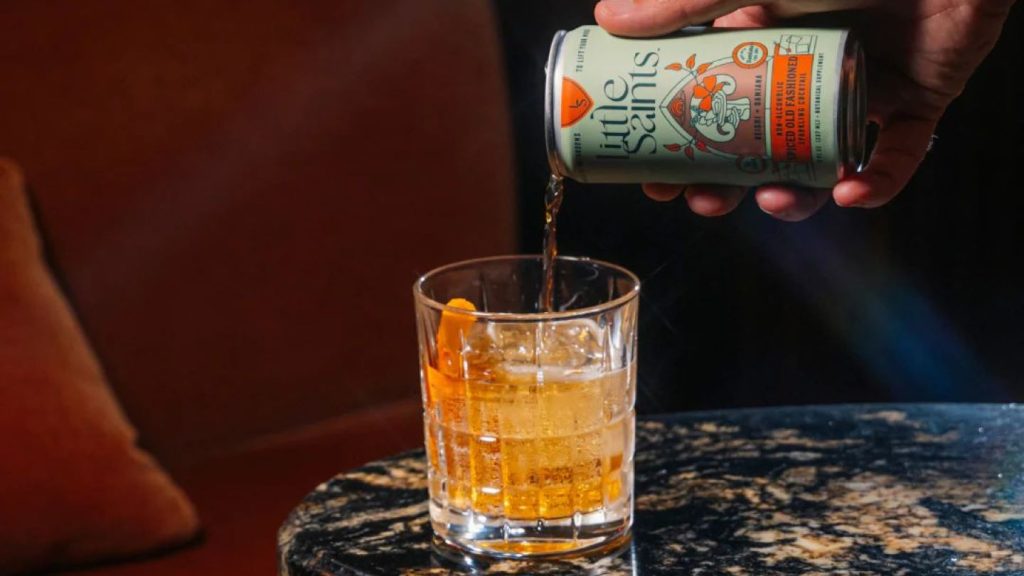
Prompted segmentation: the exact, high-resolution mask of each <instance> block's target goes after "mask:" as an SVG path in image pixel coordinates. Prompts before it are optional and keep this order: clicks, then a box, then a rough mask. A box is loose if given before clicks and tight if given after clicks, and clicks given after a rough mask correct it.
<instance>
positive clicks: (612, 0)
mask: <svg viewBox="0 0 1024 576" xmlns="http://www.w3.org/2000/svg"><path fill="white" fill-rule="evenodd" d="M633 4H634V0H601V8H602V9H603V10H605V11H606V12H608V14H611V15H613V16H614V15H618V14H622V13H625V12H629V11H631V10H633Z"/></svg>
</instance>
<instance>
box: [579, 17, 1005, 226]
mask: <svg viewBox="0 0 1024 576" xmlns="http://www.w3.org/2000/svg"><path fill="white" fill-rule="evenodd" d="M1012 5H1013V0H602V1H601V2H599V3H598V4H597V7H596V8H595V9H594V15H595V17H596V18H597V22H598V23H599V24H600V25H601V26H603V27H604V28H605V29H607V30H608V31H609V32H611V33H613V34H618V35H623V36H656V35H659V34H665V33H668V32H671V31H674V30H678V29H679V28H682V27H684V26H689V25H693V24H699V23H701V22H707V21H710V20H714V23H715V25H716V26H732V27H760V26H772V25H776V24H780V23H781V22H780V21H781V20H783V19H786V18H793V17H798V16H805V15H809V14H812V13H821V12H833V11H850V12H845V13H844V14H843V15H842V16H841V18H842V20H840V22H842V23H843V24H844V25H847V26H850V27H853V28H855V29H857V32H858V34H859V36H860V38H861V40H862V42H863V43H864V49H865V52H866V54H867V57H868V118H869V119H870V120H871V121H873V122H876V123H878V124H879V126H880V131H879V134H878V141H877V144H876V146H875V148H874V153H873V155H872V157H871V160H870V162H869V164H868V166H867V168H866V169H865V170H864V171H863V172H861V173H859V174H853V175H850V176H847V177H846V178H844V179H843V180H842V181H841V182H839V183H838V184H836V186H835V188H833V189H832V190H831V191H829V190H812V189H799V188H795V187H792V186H784V185H777V184H771V185H766V186H761V187H759V188H757V190H756V192H755V194H754V195H755V198H756V199H757V203H758V204H759V205H760V206H761V209H762V210H764V211H765V212H767V213H769V214H771V215H773V216H775V217H776V218H780V219H782V220H789V221H798V220H803V219H804V218H807V217H808V216H810V215H811V214H813V213H814V212H816V211H817V210H818V209H819V208H821V207H822V206H823V205H824V204H825V202H827V201H828V197H829V192H831V196H832V197H833V198H834V199H835V202H836V204H839V205H840V206H858V207H862V208H872V207H876V206H881V205H882V204H885V203H886V202H888V201H889V200H891V199H892V198H893V197H894V196H896V194H898V193H899V191H900V190H902V189H903V187H904V186H906V184H907V182H908V181H909V180H910V177H911V176H913V174H914V171H915V170H916V169H917V166H918V165H919V164H920V163H921V160H923V159H924V155H925V152H926V151H927V149H928V146H929V143H930V141H931V136H932V133H933V132H934V130H935V126H936V124H937V123H938V121H939V118H940V117H941V116H942V113H943V112H944V111H945V110H946V106H948V105H949V103H950V102H951V101H952V100H953V98H955V97H956V96H957V95H959V94H960V92H961V91H962V90H963V88H964V85H965V84H966V82H967V79H968V78H969V77H970V75H971V73H972V72H973V71H974V69H975V68H976V67H977V66H978V64H979V63H981V61H982V59H984V58H985V56H986V55H987V54H988V53H989V51H990V50H991V49H992V46H993V45H995V42H996V40H997V39H998V38H999V32H1000V31H1001V29H1002V26H1003V22H1004V21H1005V20H1006V16H1007V13H1008V12H1009V10H1010V7H1011V6H1012ZM837 20H839V16H838V15H837ZM644 191H645V192H646V193H647V195H648V196H650V197H651V198H654V199H656V200H671V199H673V198H675V197H676V196H678V195H679V194H680V192H684V187H683V186H680V185H674V184H644ZM684 194H685V197H686V201H687V202H688V203H689V205H690V209H692V210H693V211H694V212H696V213H698V214H702V215H704V216H719V215H722V214H726V213H728V212H729V211H731V210H732V209H734V208H735V207H736V206H737V205H738V204H739V202H740V200H742V199H743V196H744V194H745V190H744V189H743V188H737V187H731V186H730V187H726V186H708V185H691V186H688V187H685V192H684Z"/></svg>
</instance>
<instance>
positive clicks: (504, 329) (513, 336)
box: [487, 322, 537, 364]
mask: <svg viewBox="0 0 1024 576" xmlns="http://www.w3.org/2000/svg"><path fill="white" fill-rule="evenodd" d="M487 334H488V335H489V336H490V338H491V340H492V341H493V343H494V347H495V349H496V351H497V353H498V354H499V355H500V356H501V360H502V361H503V362H505V363H509V364H536V362H537V325H536V324H534V323H521V322H496V323H493V324H490V325H489V326H488V327H487Z"/></svg>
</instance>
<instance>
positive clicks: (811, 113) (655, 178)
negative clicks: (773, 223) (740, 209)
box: [548, 26, 847, 187]
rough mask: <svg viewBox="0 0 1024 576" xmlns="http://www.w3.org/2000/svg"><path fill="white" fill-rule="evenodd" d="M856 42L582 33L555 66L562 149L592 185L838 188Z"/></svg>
mask: <svg viewBox="0 0 1024 576" xmlns="http://www.w3.org/2000/svg"><path fill="white" fill-rule="evenodd" d="M846 41H847V33H846V32H845V31H843V30H827V29H743V30H715V29H708V30H707V31H704V32H697V33H687V32H684V33H682V34H680V35H678V36H672V37H669V38H656V39H625V38H619V37H615V36H612V35H610V34H608V33H606V32H604V31H603V30H602V29H601V28H599V27H596V26H584V27H581V28H577V29H576V30H573V31H571V32H568V33H567V34H566V35H565V37H564V39H563V40H562V44H561V49H560V51H559V53H558V54H556V55H554V58H555V60H554V64H555V65H554V66H553V68H554V69H553V70H551V69H549V74H554V76H552V77H549V79H548V82H549V83H554V84H553V85H551V86H549V89H551V90H553V93H552V98H553V100H554V101H551V102H549V103H548V105H549V106H551V107H553V109H552V110H551V111H550V112H551V113H550V114H549V117H550V121H551V122H553V123H554V126H552V127H549V131H550V132H551V135H552V136H553V140H554V142H553V143H552V145H553V147H554V150H553V152H554V153H555V154H557V162H558V163H560V164H561V165H562V166H564V168H565V171H566V172H567V174H566V175H567V176H569V177H572V178H574V179H577V180H581V181H585V182H639V181H647V182H682V183H687V182H689V183H695V182H717V183H732V184H743V185H754V184H760V183H765V182H792V183H796V184H800V185H804V186H812V187H821V186H831V185H832V184H834V183H835V182H836V180H837V179H838V173H839V165H840V162H841V161H840V159H839V156H840V151H839V142H838V137H839V129H838V126H839V122H840V119H839V118H838V115H839V107H840V106H839V98H840V97H841V95H840V94H839V91H840V90H841V87H840V85H841V82H840V78H841V69H842V63H843V58H844V50H845V47H846Z"/></svg>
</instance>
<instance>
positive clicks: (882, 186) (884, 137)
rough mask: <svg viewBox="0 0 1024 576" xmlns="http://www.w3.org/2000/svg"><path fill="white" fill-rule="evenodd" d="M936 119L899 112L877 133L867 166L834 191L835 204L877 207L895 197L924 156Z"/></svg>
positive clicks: (838, 185)
mask: <svg viewBox="0 0 1024 576" xmlns="http://www.w3.org/2000/svg"><path fill="white" fill-rule="evenodd" d="M935 124H936V121H935V120H933V119H930V118H913V117H907V116H900V117H896V118H893V119H890V120H889V123H888V124H886V125H883V126H882V129H881V131H880V132H879V133H878V143H877V144H876V145H875V150H874V153H873V154H872V156H871V160H870V161H869V163H868V166H867V168H866V169H865V170H864V171H863V172H861V173H859V174H854V175H852V176H848V177H846V178H844V179H843V180H842V181H841V182H840V183H839V184H836V187H835V189H834V191H833V196H834V197H835V200H836V204H839V205H840V206H857V207H860V208H874V207H877V206H881V205H883V204H885V203H886V202H888V201H889V200H892V199H893V197H894V196H896V195H897V194H899V192H900V190H902V189H903V187H904V186H906V185H907V182H909V181H910V178H911V176H913V175H914V171H915V170H917V167H918V165H920V164H921V161H922V160H923V159H924V155H925V152H926V151H927V150H928V145H929V143H930V142H931V137H932V133H933V131H934V130H935Z"/></svg>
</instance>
